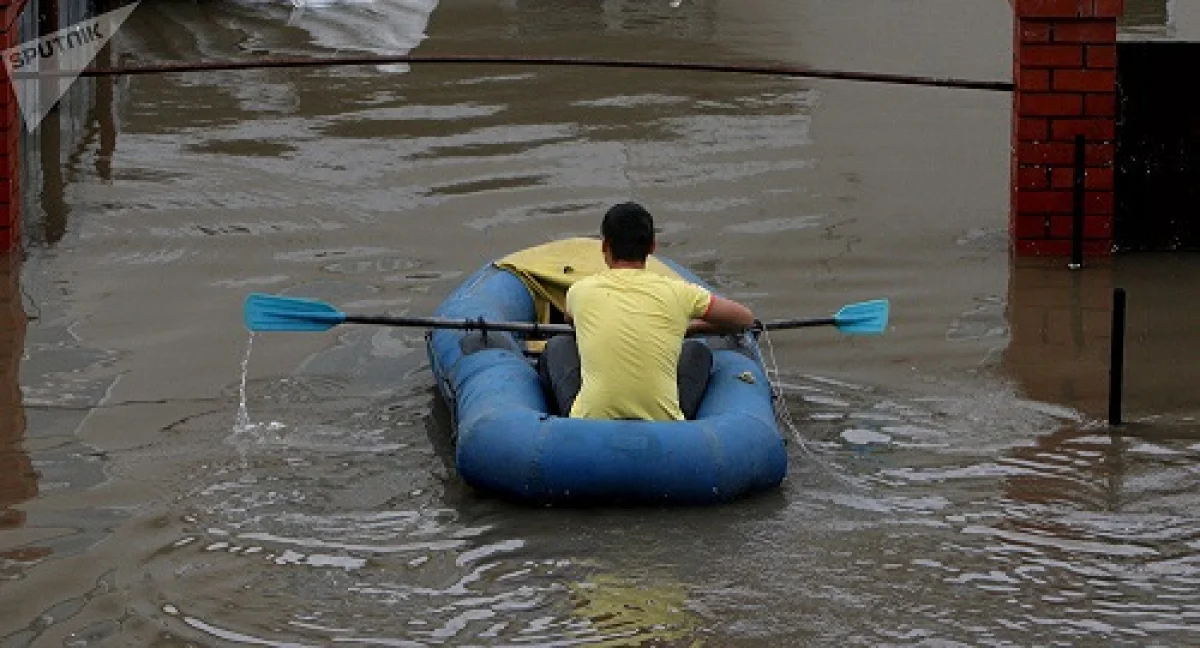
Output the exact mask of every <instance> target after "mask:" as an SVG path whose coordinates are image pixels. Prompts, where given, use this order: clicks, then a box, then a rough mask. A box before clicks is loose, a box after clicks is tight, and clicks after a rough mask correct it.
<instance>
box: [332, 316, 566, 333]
mask: <svg viewBox="0 0 1200 648" xmlns="http://www.w3.org/2000/svg"><path fill="white" fill-rule="evenodd" d="M346 322H348V323H351V324H382V325H385V326H414V327H422V328H439V329H459V330H463V331H508V332H511V333H531V334H533V335H541V334H547V335H556V334H559V333H571V332H572V331H574V329H573V328H571V326H570V325H567V324H534V323H532V322H489V321H488V320H486V319H483V318H479V319H450V318H446V317H395V316H387V315H347V316H346Z"/></svg>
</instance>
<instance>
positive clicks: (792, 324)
mask: <svg viewBox="0 0 1200 648" xmlns="http://www.w3.org/2000/svg"><path fill="white" fill-rule="evenodd" d="M346 322H347V323H350V324H382V325H385V326H413V327H424V328H439V329H459V330H464V331H508V332H511V333H529V334H533V335H559V334H563V333H573V332H574V331H575V329H574V328H572V327H571V325H569V324H534V323H532V322H494V321H488V320H486V319H483V318H479V319H451V318H448V317H403V316H390V315H347V316H346ZM836 324H837V319H836V318H833V317H812V318H804V319H788V320H774V321H771V322H763V324H762V328H763V329H765V330H768V331H777V330H782V329H793V328H805V327H810V326H835V325H836Z"/></svg>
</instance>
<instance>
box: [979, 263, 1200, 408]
mask: <svg viewBox="0 0 1200 648" xmlns="http://www.w3.org/2000/svg"><path fill="white" fill-rule="evenodd" d="M1197 272H1200V257H1197V256H1196V255H1187V254H1126V255H1121V256H1119V257H1116V258H1115V259H1113V260H1112V261H1110V262H1096V263H1094V264H1091V265H1090V266H1089V267H1087V268H1085V269H1084V270H1082V271H1079V272H1071V271H1068V270H1066V269H1065V267H1064V266H1063V263H1062V262H1061V261H1050V262H1042V261H1036V260H1028V261H1021V262H1017V263H1014V266H1013V267H1012V269H1011V271H1010V274H1009V295H1008V319H1009V322H1010V324H1011V329H1012V339H1011V342H1010V344H1009V345H1008V348H1007V349H1005V351H1004V354H1003V363H1002V365H1003V369H1004V371H1005V373H1007V374H1008V375H1010V376H1012V377H1013V378H1014V379H1015V380H1016V381H1017V382H1018V384H1019V385H1020V386H1021V389H1022V391H1023V392H1024V393H1025V394H1026V395H1027V396H1028V397H1029V398H1031V399H1034V400H1038V401H1044V402H1049V403H1055V404H1059V405H1062V406H1065V407H1069V408H1074V409H1078V410H1079V411H1081V412H1083V413H1085V414H1086V415H1087V416H1089V417H1091V418H1092V419H1093V420H1104V419H1106V418H1107V411H1108V397H1109V377H1110V374H1109V366H1110V352H1111V336H1112V293H1113V290H1114V289H1115V288H1118V287H1120V288H1124V289H1125V291H1126V292H1127V294H1128V315H1127V317H1128V321H1127V329H1126V340H1125V375H1124V398H1123V410H1124V411H1125V412H1126V414H1127V418H1129V419H1131V420H1137V419H1146V418H1160V417H1163V416H1166V417H1167V419H1168V420H1170V419H1175V420H1179V419H1181V418H1183V419H1186V418H1189V417H1190V418H1191V419H1192V420H1195V417H1196V416H1197V415H1198V414H1200V404H1198V403H1197V400H1196V398H1195V395H1196V385H1197V384H1200V327H1197V326H1196V322H1198V321H1200V285H1197V283H1196V282H1195V281H1194V280H1191V279H1190V278H1191V277H1195V276H1196V273H1197Z"/></svg>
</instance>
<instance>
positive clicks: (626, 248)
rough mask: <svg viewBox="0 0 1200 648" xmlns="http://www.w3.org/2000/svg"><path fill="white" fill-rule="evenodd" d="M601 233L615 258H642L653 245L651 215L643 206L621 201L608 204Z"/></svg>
mask: <svg viewBox="0 0 1200 648" xmlns="http://www.w3.org/2000/svg"><path fill="white" fill-rule="evenodd" d="M600 234H601V235H602V236H603V237H604V239H605V240H606V241H608V248H609V250H610V251H611V252H612V257H613V259H614V260H616V261H645V260H646V257H647V256H650V249H651V248H653V247H654V218H653V217H652V216H650V212H648V211H646V208H645V207H642V206H641V205H639V204H637V203H634V202H627V203H620V204H617V205H613V206H612V207H609V209H608V212H606V213H605V214H604V222H603V223H602V224H601V225H600Z"/></svg>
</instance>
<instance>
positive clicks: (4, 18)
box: [0, 0, 27, 254]
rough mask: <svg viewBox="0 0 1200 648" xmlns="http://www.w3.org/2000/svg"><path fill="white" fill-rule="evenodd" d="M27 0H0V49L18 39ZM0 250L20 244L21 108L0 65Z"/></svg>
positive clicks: (11, 44)
mask: <svg viewBox="0 0 1200 648" xmlns="http://www.w3.org/2000/svg"><path fill="white" fill-rule="evenodd" d="M26 1H27V0H0V49H8V48H10V47H13V46H14V45H16V44H17V43H19V42H20V34H19V33H18V32H19V29H18V25H17V17H18V16H20V15H21V11H22V10H23V9H24V8H25V4H26ZM0 86H2V87H0V254H3V253H5V252H8V251H10V250H15V249H16V248H17V247H18V246H20V244H21V185H20V181H21V111H20V110H19V109H18V107H17V97H16V94H15V93H14V92H13V85H12V82H11V79H9V76H8V68H6V67H4V66H3V65H0Z"/></svg>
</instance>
